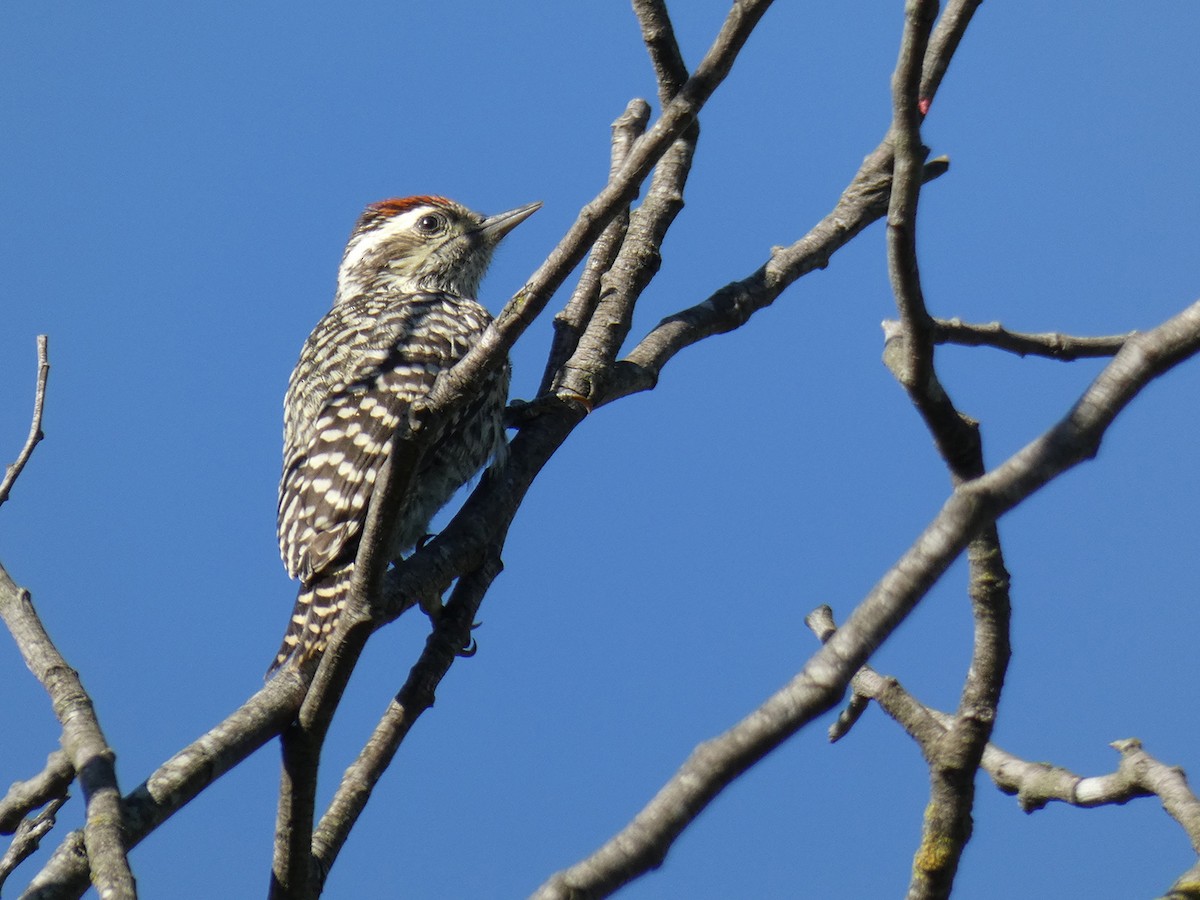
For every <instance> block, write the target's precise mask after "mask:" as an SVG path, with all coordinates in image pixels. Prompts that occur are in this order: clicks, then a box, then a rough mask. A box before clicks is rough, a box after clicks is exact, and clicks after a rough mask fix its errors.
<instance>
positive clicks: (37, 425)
mask: <svg viewBox="0 0 1200 900" xmlns="http://www.w3.org/2000/svg"><path fill="white" fill-rule="evenodd" d="M37 353H38V371H37V388H36V390H35V391H34V394H33V421H32V422H31V423H30V425H29V436H28V437H27V438H25V446H24V447H22V448H21V452H20V453H19V454H17V459H16V462H14V463H13V464H12V465H11V466H9V467H8V468H7V469H6V470H5V472H4V480H3V481H0V506H3V505H4V501H5V500H7V499H8V495H9V493H10V492H11V491H12V487H13V485H14V484H16V481H17V478H18V477H19V476H20V474H21V470H22V469H24V468H25V463H27V462H29V457H30V456H32V455H33V448H34V447H36V446H37V445H38V444H39V443H41V440H42V437H43V434H42V406H43V404H44V403H45V402H46V380H47V379H48V378H49V377H50V348H49V338H48V337H47V336H46V335H44V334H39V335H38V337H37Z"/></svg>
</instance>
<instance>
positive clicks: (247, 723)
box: [25, 669, 307, 900]
mask: <svg viewBox="0 0 1200 900" xmlns="http://www.w3.org/2000/svg"><path fill="white" fill-rule="evenodd" d="M306 688H307V682H306V681H305V680H304V679H302V678H301V677H300V675H299V674H298V673H296V672H295V671H294V670H291V669H287V670H283V671H281V672H280V673H279V674H277V675H276V676H275V677H274V678H272V679H271V680H270V681H269V682H268V683H267V684H266V685H265V686H264V687H263V688H261V689H260V690H259V691H258V692H257V693H255V694H254V696H252V697H250V699H248V700H247V701H246V702H245V703H243V704H242V705H241V706H240V707H239V708H238V709H237V710H235V711H234V712H233V713H232V714H231V715H229V716H228V717H227V718H226V719H225V720H224V721H223V722H221V723H220V724H219V725H217V726H216V727H215V728H213V729H212V730H211V731H209V732H208V733H207V734H204V735H203V736H201V737H200V738H199V739H197V740H196V741H194V742H192V743H191V744H189V745H188V746H187V747H184V748H183V749H182V750H180V751H179V752H178V753H176V754H175V755H174V756H172V757H171V758H170V759H169V760H167V761H166V762H165V763H163V764H162V765H161V766H159V767H158V769H156V770H155V771H154V773H153V774H152V775H151V776H150V777H149V778H148V779H147V780H146V781H145V782H143V783H142V784H141V785H139V786H138V787H137V788H135V789H134V790H133V792H132V793H130V794H129V795H127V796H126V797H125V800H124V813H125V838H126V841H127V844H126V846H127V847H128V848H132V847H134V846H136V845H137V844H138V843H139V842H140V841H141V840H142V839H143V838H145V837H146V835H148V834H150V832H152V831H153V830H154V829H155V828H157V827H158V826H159V825H161V824H162V823H163V822H165V821H166V820H167V819H169V818H170V817H171V816H172V815H174V814H175V813H176V812H178V811H179V810H180V809H181V808H183V806H184V805H185V804H186V803H187V802H188V801H189V800H191V799H192V798H193V797H195V796H196V795H197V794H199V793H200V792H201V791H202V790H204V788H206V787H208V786H209V785H210V784H212V783H213V782H214V781H216V780H217V779H218V778H220V777H221V776H222V775H224V774H225V773H226V772H228V771H229V770H230V769H232V768H233V767H234V766H235V765H237V764H238V763H240V762H241V761H242V760H244V759H245V758H246V757H247V756H249V755H250V754H251V753H253V752H254V751H255V750H257V749H258V748H259V747H261V746H262V745H263V744H265V743H266V742H267V741H269V740H271V738H273V737H275V736H276V735H277V734H279V732H280V731H282V730H283V728H284V727H285V726H286V725H287V724H288V723H289V722H291V721H292V720H293V719H294V718H295V717H296V714H297V712H298V710H299V709H300V703H301V701H303V699H304V693H305V690H306ZM87 876H88V855H87V851H86V849H85V847H84V841H83V835H82V834H81V833H80V832H78V831H75V832H72V833H71V834H69V835H68V836H67V837H66V838H65V839H64V840H63V842H62V843H61V844H59V846H58V848H57V849H56V850H55V851H54V855H53V856H52V857H51V858H50V860H49V861H48V862H47V863H46V865H45V866H44V867H43V868H42V871H41V872H39V873H38V875H37V877H36V878H34V880H33V881H32V882H31V883H30V885H29V888H28V890H27V891H26V894H25V898H26V900H51V898H55V900H57V898H69V897H70V898H73V897H80V896H82V895H83V893H84V891H85V890H87V886H88V882H87Z"/></svg>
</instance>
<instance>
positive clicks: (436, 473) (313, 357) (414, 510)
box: [271, 196, 541, 670]
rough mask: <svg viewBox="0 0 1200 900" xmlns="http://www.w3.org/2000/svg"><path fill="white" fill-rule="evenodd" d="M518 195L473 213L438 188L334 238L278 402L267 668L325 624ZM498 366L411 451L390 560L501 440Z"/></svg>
mask: <svg viewBox="0 0 1200 900" xmlns="http://www.w3.org/2000/svg"><path fill="white" fill-rule="evenodd" d="M540 206H541V204H540V203H531V204H529V205H527V206H521V207H518V208H517V209H513V210H510V211H508V212H505V213H500V214H499V215H495V216H490V217H486V218H485V217H484V216H482V215H480V214H479V213H475V212H472V211H471V210H469V209H467V208H466V207H463V206H461V205H459V204H457V203H455V202H453V201H451V200H447V199H445V198H444V197H424V196H422V197H406V198H403V199H394V200H384V201H383V202H381V203H375V204H372V205H371V206H369V207H367V209H366V211H365V212H364V213H363V215H362V217H361V218H360V219H359V221H358V224H357V225H356V226H355V228H354V231H353V233H352V234H351V235H350V241H349V243H348V244H347V245H346V252H345V254H344V255H343V257H342V263H341V268H340V269H339V271H338V285H337V294H336V296H335V298H334V303H333V308H332V309H331V310H330V311H329V312H328V313H327V314H326V315H325V317H324V318H323V319H321V321H320V322H319V323H317V327H316V328H315V329H314V330H313V333H312V334H311V335H309V338H308V340H307V341H305V343H304V348H303V350H301V352H300V360H299V362H298V363H297V364H296V368H295V370H294V371H293V372H292V377H291V380H290V381H289V383H288V390H287V396H286V398H285V400H284V432H283V476H282V478H281V479H280V482H279V549H280V552H281V553H282V554H283V561H284V564H285V565H286V566H287V570H288V574H289V575H291V576H292V577H293V578H299V579H300V593H299V596H298V597H297V599H296V607H295V611H294V612H293V613H292V620H291V622H290V624H289V625H288V629H287V633H286V634H285V635H284V639H283V646H282V647H280V649H279V653H278V655H277V656H276V657H275V662H274V664H273V665H272V667H271V668H272V670H273V669H275V668H278V667H279V666H281V665H283V664H284V663H287V662H289V661H292V662H295V663H297V664H299V663H300V662H303V661H304V660H306V659H308V658H310V657H312V656H313V655H315V654H318V653H320V652H321V651H322V650H324V648H325V643H326V641H327V640H328V638H329V635H330V634H331V633H332V631H333V628H334V626H335V625H336V624H337V618H338V613H340V612H341V610H342V609H343V607H344V606H345V603H346V597H347V594H348V591H349V587H350V582H351V579H352V577H353V574H354V557H355V554H356V552H357V550H358V540H359V536H360V532H361V531H362V528H363V525H364V523H365V520H366V515H367V508H368V505H369V503H370V498H371V491H372V489H373V487H374V484H375V479H376V477H377V476H378V474H379V471H380V469H381V467H382V465H383V462H384V460H385V459H386V458H387V454H388V452H389V449H390V447H391V443H392V437H393V435H394V433H395V432H396V429H398V428H404V427H406V424H407V422H408V415H407V413H408V408H409V405H410V404H411V403H412V402H413V401H414V400H415V399H417V398H419V397H422V396H424V395H426V394H428V393H429V391H430V390H431V389H432V388H433V384H434V381H435V380H436V379H437V377H438V375H439V374H440V373H442V372H445V371H446V370H448V369H449V368H450V367H451V366H453V365H454V364H455V363H456V362H458V361H459V360H460V359H462V357H463V356H465V355H466V353H467V351H468V350H470V349H471V347H473V346H474V345H475V343H476V342H477V341H478V340H479V338H480V337H481V336H482V334H483V332H484V329H486V328H487V326H488V323H489V322H491V316H490V315H489V314H488V312H487V310H485V309H484V308H483V307H482V306H480V305H479V303H477V302H476V301H475V300H474V299H473V298H474V297H475V295H476V293H477V291H478V289H479V283H480V281H481V280H482V278H483V275H484V272H485V271H486V270H487V267H488V264H489V262H490V261H491V257H492V251H493V250H494V249H495V248H496V245H497V244H498V243H499V242H500V240H501V238H503V237H504V236H505V235H506V234H508V232H510V231H511V230H512V229H513V228H515V227H516V226H517V225H519V224H520V223H521V222H523V221H524V220H525V219H527V218H528V217H529V216H530V215H532V214H533V213H534V212H535V211H536V210H537V209H538V208H539V207H540ZM508 380H509V370H508V365H507V363H506V364H505V365H504V366H503V367H502V368H501V369H499V370H498V371H496V372H495V373H494V374H492V376H491V377H490V378H489V379H488V380H487V382H486V383H485V384H484V386H483V387H482V388H481V390H480V393H479V395H478V396H477V397H476V398H475V400H474V401H473V402H472V403H471V404H470V405H468V406H467V407H466V408H465V409H464V410H463V411H462V412H461V413H459V414H458V416H457V417H456V418H454V419H453V420H452V421H447V422H443V423H438V424H435V427H436V428H438V436H437V437H436V440H435V442H434V444H433V445H432V447H431V448H430V449H429V451H428V452H426V453H425V455H424V456H423V458H422V460H421V463H420V466H419V468H418V470H417V472H416V475H415V479H414V482H413V485H412V489H411V491H410V492H409V494H408V496H406V497H405V498H404V500H403V502H402V507H401V512H400V519H399V522H398V523H396V539H395V542H394V544H393V546H392V548H391V556H392V558H393V559H399V558H400V557H401V555H402V554H403V552H404V551H406V550H408V549H409V548H411V547H413V546H414V545H415V544H416V542H417V541H419V540H420V539H421V537H422V536H423V535H424V534H425V532H426V530H427V529H428V527H429V520H430V519H431V518H432V517H433V515H434V513H436V512H437V511H438V510H439V509H440V508H441V507H442V506H443V505H444V504H445V503H446V501H448V500H449V499H450V497H451V495H452V494H453V493H454V492H455V491H456V490H458V488H459V487H461V486H462V485H463V484H464V483H465V482H466V481H467V480H468V479H470V478H471V477H472V476H473V475H474V474H475V473H476V472H478V471H479V469H480V468H482V467H483V466H484V465H485V464H487V462H488V460H489V459H490V458H493V457H496V456H497V455H499V454H501V453H502V452H503V450H504V448H505V441H504V426H503V413H504V405H505V402H506V400H507V397H508Z"/></svg>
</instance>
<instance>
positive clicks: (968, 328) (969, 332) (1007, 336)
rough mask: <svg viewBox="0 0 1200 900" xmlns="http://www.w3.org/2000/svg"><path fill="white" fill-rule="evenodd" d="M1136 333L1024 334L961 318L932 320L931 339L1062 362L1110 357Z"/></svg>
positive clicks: (996, 325)
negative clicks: (1081, 334)
mask: <svg viewBox="0 0 1200 900" xmlns="http://www.w3.org/2000/svg"><path fill="white" fill-rule="evenodd" d="M1135 334H1137V332H1136V331H1130V332H1128V333H1127V334H1112V335H1108V336H1106V337H1074V336H1072V335H1069V334H1060V333H1059V332H1049V333H1046V334H1023V333H1021V332H1018V331H1008V330H1006V329H1005V328H1004V327H1003V326H1002V325H1001V324H1000V323H999V322H989V323H988V324H986V325H971V324H968V323H966V322H963V321H962V320H961V319H934V320H933V342H934V343H935V344H958V345H960V346H963V347H995V348H997V349H999V350H1007V351H1009V352H1010V353H1016V354H1017V355H1018V356H1045V357H1049V358H1050V359H1058V360H1062V361H1064V362H1070V361H1071V360H1076V359H1084V358H1092V357H1104V356H1113V355H1115V354H1116V352H1117V351H1118V350H1120V349H1121V348H1122V347H1123V346H1125V342H1126V341H1127V340H1129V339H1130V338H1131V337H1133V336H1134V335H1135Z"/></svg>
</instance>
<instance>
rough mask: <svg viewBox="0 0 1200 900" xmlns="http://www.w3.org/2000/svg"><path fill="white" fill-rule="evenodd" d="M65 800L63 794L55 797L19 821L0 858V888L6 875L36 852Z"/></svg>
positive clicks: (0, 888)
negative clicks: (33, 814) (37, 811)
mask: <svg viewBox="0 0 1200 900" xmlns="http://www.w3.org/2000/svg"><path fill="white" fill-rule="evenodd" d="M66 802H67V797H66V795H65V794H64V795H63V796H62V797H56V798H54V799H53V800H51V801H50V802H49V804H48V805H47V806H46V808H45V809H43V810H42V811H41V812H40V813H38V814H37V815H36V816H32V817H30V818H28V819H22V820H21V821H20V823H19V824H18V825H17V828H16V832H15V834H14V836H13V839H12V842H11V843H10V844H9V845H8V849H7V850H6V851H4V856H3V858H0V890H3V888H4V882H5V881H7V880H8V876H9V875H11V874H12V873H13V870H15V869H16V868H17V866H19V865H20V864H21V863H22V862H24V861H25V860H26V859H28V858H29V857H30V856H32V855H33V854H34V853H36V852H37V849H38V847H40V846H41V844H42V838H44V837H45V836H46V835H47V834H49V833H50V831H51V829H53V828H54V824H55V816H57V815H58V811H59V809H61V808H62V805H63V804H64V803H66Z"/></svg>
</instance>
